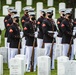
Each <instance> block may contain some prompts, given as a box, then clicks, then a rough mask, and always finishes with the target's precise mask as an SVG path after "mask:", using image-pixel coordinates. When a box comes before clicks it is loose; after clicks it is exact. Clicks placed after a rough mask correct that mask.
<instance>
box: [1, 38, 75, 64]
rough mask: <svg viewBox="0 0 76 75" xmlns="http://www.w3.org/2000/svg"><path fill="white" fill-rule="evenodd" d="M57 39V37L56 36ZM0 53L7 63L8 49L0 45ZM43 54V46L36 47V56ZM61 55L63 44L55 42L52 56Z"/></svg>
mask: <svg viewBox="0 0 76 75" xmlns="http://www.w3.org/2000/svg"><path fill="white" fill-rule="evenodd" d="M57 40H58V38H57ZM75 45H76V39H74V55H75V59H76V46H75ZM0 54H1V55H3V62H4V63H7V56H8V50H7V48H5V47H0ZM44 55H45V49H44V48H38V49H37V56H44ZM62 55H63V45H62V44H59V42H57V43H56V44H55V48H54V58H55V59H57V57H60V56H62Z"/></svg>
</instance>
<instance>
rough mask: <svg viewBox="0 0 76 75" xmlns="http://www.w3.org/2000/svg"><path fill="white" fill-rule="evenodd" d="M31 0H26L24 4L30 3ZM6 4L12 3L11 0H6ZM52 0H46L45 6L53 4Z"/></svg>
mask: <svg viewBox="0 0 76 75" xmlns="http://www.w3.org/2000/svg"><path fill="white" fill-rule="evenodd" d="M32 3H33V0H27V1H26V5H32ZM6 4H12V0H6ZM53 4H54V0H47V6H53Z"/></svg>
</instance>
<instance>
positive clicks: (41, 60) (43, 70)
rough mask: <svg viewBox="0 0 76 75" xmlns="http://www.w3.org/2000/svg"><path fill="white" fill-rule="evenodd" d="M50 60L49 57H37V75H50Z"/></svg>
mask: <svg viewBox="0 0 76 75" xmlns="http://www.w3.org/2000/svg"><path fill="white" fill-rule="evenodd" d="M50 73H51V59H50V57H49V56H40V57H38V75H50Z"/></svg>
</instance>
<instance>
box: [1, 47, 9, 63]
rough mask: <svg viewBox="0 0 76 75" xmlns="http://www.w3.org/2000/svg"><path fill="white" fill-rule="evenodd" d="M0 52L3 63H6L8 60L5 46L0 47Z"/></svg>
mask: <svg viewBox="0 0 76 75" xmlns="http://www.w3.org/2000/svg"><path fill="white" fill-rule="evenodd" d="M0 54H1V55H3V63H7V62H8V61H7V60H8V50H7V48H5V47H1V48H0Z"/></svg>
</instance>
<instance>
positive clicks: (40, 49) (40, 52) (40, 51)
mask: <svg viewBox="0 0 76 75" xmlns="http://www.w3.org/2000/svg"><path fill="white" fill-rule="evenodd" d="M44 55H45V49H44V48H37V57H39V56H44Z"/></svg>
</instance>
